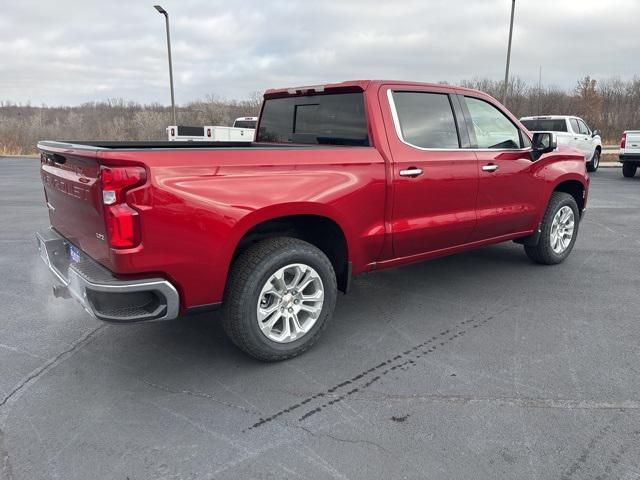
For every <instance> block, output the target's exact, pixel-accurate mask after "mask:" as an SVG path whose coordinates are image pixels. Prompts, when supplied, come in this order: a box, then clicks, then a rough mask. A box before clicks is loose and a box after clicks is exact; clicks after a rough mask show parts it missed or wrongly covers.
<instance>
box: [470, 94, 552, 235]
mask: <svg viewBox="0 0 640 480" xmlns="http://www.w3.org/2000/svg"><path fill="white" fill-rule="evenodd" d="M460 100H461V103H462V105H463V108H464V112H465V116H466V119H467V124H468V129H469V135H470V137H471V144H472V147H474V148H475V153H476V156H477V159H478V170H479V172H478V173H479V183H478V201H477V218H478V220H477V227H476V229H475V230H474V233H473V235H472V237H471V240H472V241H480V240H488V239H494V238H498V237H501V236H505V235H512V234H514V233H519V232H530V231H532V230H534V229H535V227H536V221H537V217H538V214H539V207H538V205H539V198H540V195H541V191H542V188H541V187H542V185H540V180H537V179H536V177H535V176H534V174H533V172H532V169H533V162H532V161H531V157H530V156H529V154H530V152H531V141H530V140H529V137H528V136H527V135H526V134H525V133H524V132H523V131H521V130H520V128H519V127H518V126H517V125H516V123H515V122H514V119H513V118H512V117H510V116H509V115H507V114H506V113H505V112H503V111H502V109H501V108H499V107H498V106H497V105H496V104H494V103H492V102H491V101H489V99H487V98H479V97H474V96H464V97H462V96H461V97H460Z"/></svg>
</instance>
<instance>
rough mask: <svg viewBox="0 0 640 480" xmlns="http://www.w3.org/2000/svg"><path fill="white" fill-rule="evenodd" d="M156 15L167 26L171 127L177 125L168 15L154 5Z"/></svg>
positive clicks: (158, 6)
mask: <svg viewBox="0 0 640 480" xmlns="http://www.w3.org/2000/svg"><path fill="white" fill-rule="evenodd" d="M153 8H155V9H156V10H157V11H158V13H161V14H162V15H164V19H165V22H166V25H167V51H168V52H169V84H170V85H171V109H172V110H173V125H177V122H176V102H175V99H174V96H173V65H172V64H171V37H170V35H169V14H168V13H167V11H166V10H165V9H164V8H162V7H161V6H160V5H154V6H153Z"/></svg>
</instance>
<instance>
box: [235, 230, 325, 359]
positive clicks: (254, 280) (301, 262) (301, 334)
mask: <svg viewBox="0 0 640 480" xmlns="http://www.w3.org/2000/svg"><path fill="white" fill-rule="evenodd" d="M336 296H337V286H336V276H335V273H334V270H333V266H332V265H331V262H330V261H329V259H328V258H327V256H326V255H325V254H324V253H323V252H322V251H321V250H320V249H318V248H317V247H315V246H314V245H311V244H310V243H307V242H304V241H302V240H298V239H296V238H289V237H278V238H271V239H267V240H263V241H262V242H259V243H257V244H255V245H254V246H252V247H250V248H249V249H247V250H246V251H245V252H244V253H242V254H241V255H240V256H239V257H238V259H237V260H236V261H235V262H234V264H233V267H232V270H231V274H230V277H229V284H228V286H227V290H226V292H225V300H224V312H223V326H224V329H225V331H226V332H227V334H228V335H229V337H230V338H231V340H232V341H233V343H235V344H236V345H237V346H238V347H239V348H240V349H241V350H243V351H244V352H246V353H248V354H249V355H251V356H252V357H254V358H257V359H259V360H265V361H276V360H285V359H287V358H291V357H295V356H297V355H300V354H301V353H303V352H304V351H306V350H307V349H309V348H310V347H311V346H312V345H313V344H314V343H315V342H316V341H317V340H318V338H319V336H320V333H321V332H322V330H323V329H324V327H325V326H326V324H327V321H328V320H329V318H330V317H331V315H332V314H333V309H334V306H335V303H336Z"/></svg>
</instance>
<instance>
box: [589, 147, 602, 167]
mask: <svg viewBox="0 0 640 480" xmlns="http://www.w3.org/2000/svg"><path fill="white" fill-rule="evenodd" d="M599 166H600V150H599V149H597V148H596V150H595V151H594V152H593V156H592V157H591V161H589V162H587V172H595V171H597V170H598V167H599Z"/></svg>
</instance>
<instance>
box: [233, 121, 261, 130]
mask: <svg viewBox="0 0 640 480" xmlns="http://www.w3.org/2000/svg"><path fill="white" fill-rule="evenodd" d="M256 123H258V122H256V121H255V120H236V121H235V122H234V123H233V126H234V127H235V128H256Z"/></svg>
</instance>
